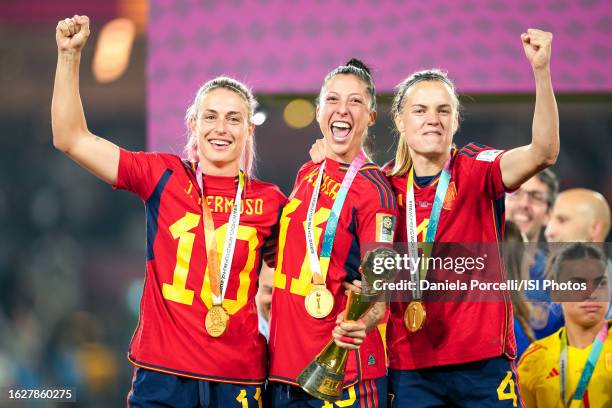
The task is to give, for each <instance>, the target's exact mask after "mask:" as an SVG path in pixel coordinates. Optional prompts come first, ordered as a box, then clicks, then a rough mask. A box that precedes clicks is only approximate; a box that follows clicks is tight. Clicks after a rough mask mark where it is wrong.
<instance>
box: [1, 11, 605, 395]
mask: <svg viewBox="0 0 612 408" xmlns="http://www.w3.org/2000/svg"><path fill="white" fill-rule="evenodd" d="M75 13H77V14H86V15H88V16H90V18H91V20H92V36H91V37H90V40H89V44H88V45H87V47H86V49H85V51H84V58H83V63H82V69H81V95H82V98H83V103H84V106H85V112H86V116H87V119H88V124H89V127H90V129H91V130H92V131H93V132H94V133H97V134H99V135H101V136H103V137H105V138H108V139H110V140H111V141H113V142H115V143H117V144H118V145H120V146H122V147H124V148H127V149H132V150H160V151H170V152H175V153H180V152H181V151H182V146H183V144H184V142H185V135H184V126H183V124H182V118H183V115H184V111H185V108H186V107H187V106H188V105H189V103H190V102H191V100H192V99H193V97H194V95H195V91H196V89H197V87H198V86H199V85H200V84H201V83H203V82H204V81H206V80H207V79H209V78H211V77H212V76H215V75H219V74H227V75H230V76H234V77H236V78H237V79H240V80H244V81H246V82H247V83H248V84H249V85H251V86H252V87H253V88H254V90H255V91H256V94H257V96H258V98H259V100H260V104H261V108H260V115H259V120H260V121H262V123H261V125H260V126H258V128H257V130H256V140H257V145H258V153H259V161H258V174H259V177H260V178H262V179H264V180H267V181H271V182H275V183H277V184H278V185H280V186H281V188H282V189H283V190H284V191H285V193H289V191H290V188H291V186H292V183H293V177H294V175H295V172H296V170H297V169H298V168H299V166H300V165H301V164H302V163H303V162H304V161H306V160H307V159H308V148H309V147H310V145H311V143H312V142H313V140H314V139H315V138H317V137H318V134H319V133H318V126H317V124H316V122H313V116H314V105H313V101H314V98H315V97H316V94H317V92H318V90H319V87H320V84H321V81H322V79H323V77H324V75H325V74H326V73H327V72H328V71H329V70H331V69H332V68H334V67H336V66H338V65H341V64H342V63H344V62H345V61H346V60H347V59H348V57H351V56H355V57H358V58H360V59H363V60H364V61H366V62H367V63H369V64H370V65H372V67H373V71H374V77H375V80H376V82H377V86H378V91H379V95H380V97H379V120H378V122H377V124H376V125H375V126H374V128H373V129H372V132H371V134H372V136H373V137H372V139H373V144H374V151H375V154H374V156H375V159H376V161H377V162H378V163H379V164H382V163H384V162H385V161H387V160H389V159H390V158H391V157H392V155H393V151H394V148H395V137H394V136H393V134H392V124H391V121H390V118H389V117H388V114H387V113H388V108H389V103H390V100H391V94H392V92H393V86H394V85H395V84H396V83H398V82H400V81H401V80H402V79H403V78H404V77H406V76H407V75H408V74H409V73H411V72H412V71H414V70H416V69H422V68H428V67H440V68H443V69H445V70H447V71H448V72H449V73H450V76H451V78H453V79H454V80H455V81H456V84H457V86H458V90H459V92H460V93H461V94H463V95H464V97H463V98H462V102H463V104H464V121H463V122H462V125H461V129H460V132H459V133H458V134H457V135H456V137H455V141H456V143H457V144H458V145H463V144H466V143H468V142H470V141H479V142H481V143H484V144H488V145H492V146H495V147H499V148H508V147H513V146H518V145H520V144H524V143H527V142H528V141H529V140H530V131H531V115H532V111H533V100H534V98H533V85H532V78H531V71H530V68H529V65H528V63H527V61H526V60H525V58H524V54H523V50H522V47H521V44H520V39H519V35H520V33H521V32H523V30H525V29H526V28H528V27H538V28H542V29H545V30H549V31H552V32H553V33H554V34H555V39H554V41H553V81H554V86H555V89H556V91H557V99H558V103H559V111H560V117H561V139H562V142H561V143H562V144H561V155H560V157H559V160H558V164H557V165H556V166H555V167H554V168H553V170H554V171H555V172H556V173H557V175H558V176H559V178H560V180H561V186H562V189H565V188H569V187H578V186H581V187H587V188H592V189H595V190H598V191H600V192H602V193H603V194H604V195H605V196H606V198H607V199H608V201H609V202H611V201H612V171H611V170H612V161H611V160H610V159H609V155H610V152H611V151H612V71H611V70H610V69H609V67H610V65H611V63H612V4H611V3H610V2H609V1H608V0H599V1H598V0H572V1H568V0H543V1H539V2H535V1H531V0H519V1H510V0H508V1H503V0H493V1H485V0H469V1H463V0H462V1H457V2H452V3H449V2H445V1H439V0H433V1H428V2H416V1H374V0H372V1H367V0H333V1H321V0H312V1H306V0H302V1H297V2H292V3H291V5H289V2H285V1H281V0H258V1H255V0H252V1H247V0H231V1H225V2H219V1H215V0H174V1H171V0H149V1H146V0H107V1H89V2H82V1H76V0H54V1H52V2H49V1H45V0H39V1H34V0H22V1H16V0H3V1H2V2H0V126H1V129H2V130H1V136H0V137H1V141H2V143H1V145H0V146H1V150H0V152H1V155H2V156H1V157H2V160H1V161H0V169H1V170H0V389H2V388H4V389H6V387H29V388H44V387H76V389H77V405H78V406H83V407H109V406H120V405H123V404H124V401H125V396H126V394H127V392H128V390H129V387H130V379H131V376H132V367H131V365H130V364H129V363H128V361H127V360H126V359H125V353H126V351H127V347H128V343H129V341H130V338H131V335H132V332H133V330H134V328H135V327H136V324H137V319H138V307H139V300H140V291H141V286H142V282H143V275H144V249H145V248H144V242H145V241H144V240H145V234H144V221H145V218H144V212H143V206H142V204H141V203H140V202H139V200H138V199H137V198H136V197H133V196H131V195H130V194H129V193H125V192H113V191H112V189H111V188H110V187H108V186H106V185H104V184H103V183H102V182H100V181H98V180H96V179H94V177H92V176H90V175H89V174H87V173H86V172H84V171H83V170H82V169H80V168H78V166H77V165H75V164H74V163H72V162H71V161H70V160H69V159H67V158H66V157H64V156H63V155H62V154H61V153H59V152H57V151H55V150H54V149H53V147H52V143H51V124H50V104H51V94H52V87H53V77H54V72H55V64H56V58H57V57H56V46H55V37H54V31H55V25H56V23H57V21H58V20H59V19H62V18H65V17H70V16H72V15H73V14H75ZM6 404H8V405H9V406H12V405H11V404H10V403H9V401H8V400H2V399H0V406H5V405H6ZM15 406H21V405H15ZM30 406H47V405H45V404H44V403H42V402H39V403H36V402H32V403H31V404H30Z"/></svg>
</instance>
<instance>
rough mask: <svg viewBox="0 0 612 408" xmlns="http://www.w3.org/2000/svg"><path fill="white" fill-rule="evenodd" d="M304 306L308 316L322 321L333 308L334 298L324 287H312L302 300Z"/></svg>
mask: <svg viewBox="0 0 612 408" xmlns="http://www.w3.org/2000/svg"><path fill="white" fill-rule="evenodd" d="M304 306H305V307H306V312H308V314H309V315H311V316H312V317H314V318H315V319H322V318H324V317H327V316H328V315H329V314H330V313H331V311H332V309H333V308H334V296H333V295H332V293H331V292H330V291H329V289H327V288H326V287H325V285H312V286H311V287H310V290H309V291H308V294H307V295H306V297H305V298H304Z"/></svg>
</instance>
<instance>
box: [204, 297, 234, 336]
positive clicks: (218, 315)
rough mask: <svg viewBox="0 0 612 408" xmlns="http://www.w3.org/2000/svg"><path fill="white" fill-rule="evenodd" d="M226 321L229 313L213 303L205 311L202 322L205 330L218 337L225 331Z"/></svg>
mask: <svg viewBox="0 0 612 408" xmlns="http://www.w3.org/2000/svg"><path fill="white" fill-rule="evenodd" d="M228 323H229V315H228V314H227V312H226V311H225V309H224V308H223V306H221V305H213V307H212V308H211V309H210V310H209V311H208V313H206V320H205V321H204V324H205V327H206V332H207V333H208V334H209V335H210V336H212V337H219V336H221V335H222V334H223V333H225V330H227V324H228Z"/></svg>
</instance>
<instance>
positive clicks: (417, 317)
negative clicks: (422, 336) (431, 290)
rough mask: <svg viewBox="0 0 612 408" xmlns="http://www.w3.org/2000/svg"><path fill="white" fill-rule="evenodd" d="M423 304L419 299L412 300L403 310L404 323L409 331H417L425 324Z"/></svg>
mask: <svg viewBox="0 0 612 408" xmlns="http://www.w3.org/2000/svg"><path fill="white" fill-rule="evenodd" d="M426 316H427V313H425V305H423V302H421V301H420V300H413V301H412V302H410V303H409V304H408V307H407V308H406V311H405V312H404V325H405V326H406V328H407V329H408V331H411V332H413V333H414V332H417V331H419V330H421V329H422V328H423V324H425V317H426Z"/></svg>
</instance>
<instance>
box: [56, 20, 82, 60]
mask: <svg viewBox="0 0 612 408" xmlns="http://www.w3.org/2000/svg"><path fill="white" fill-rule="evenodd" d="M88 37H89V17H87V16H77V15H75V16H74V17H72V18H66V19H64V20H60V21H59V22H58V23H57V27H56V28H55V41H56V42H57V49H58V51H59V52H71V51H77V52H79V51H81V50H82V49H83V47H84V46H85V43H86V42H87V38H88Z"/></svg>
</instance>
